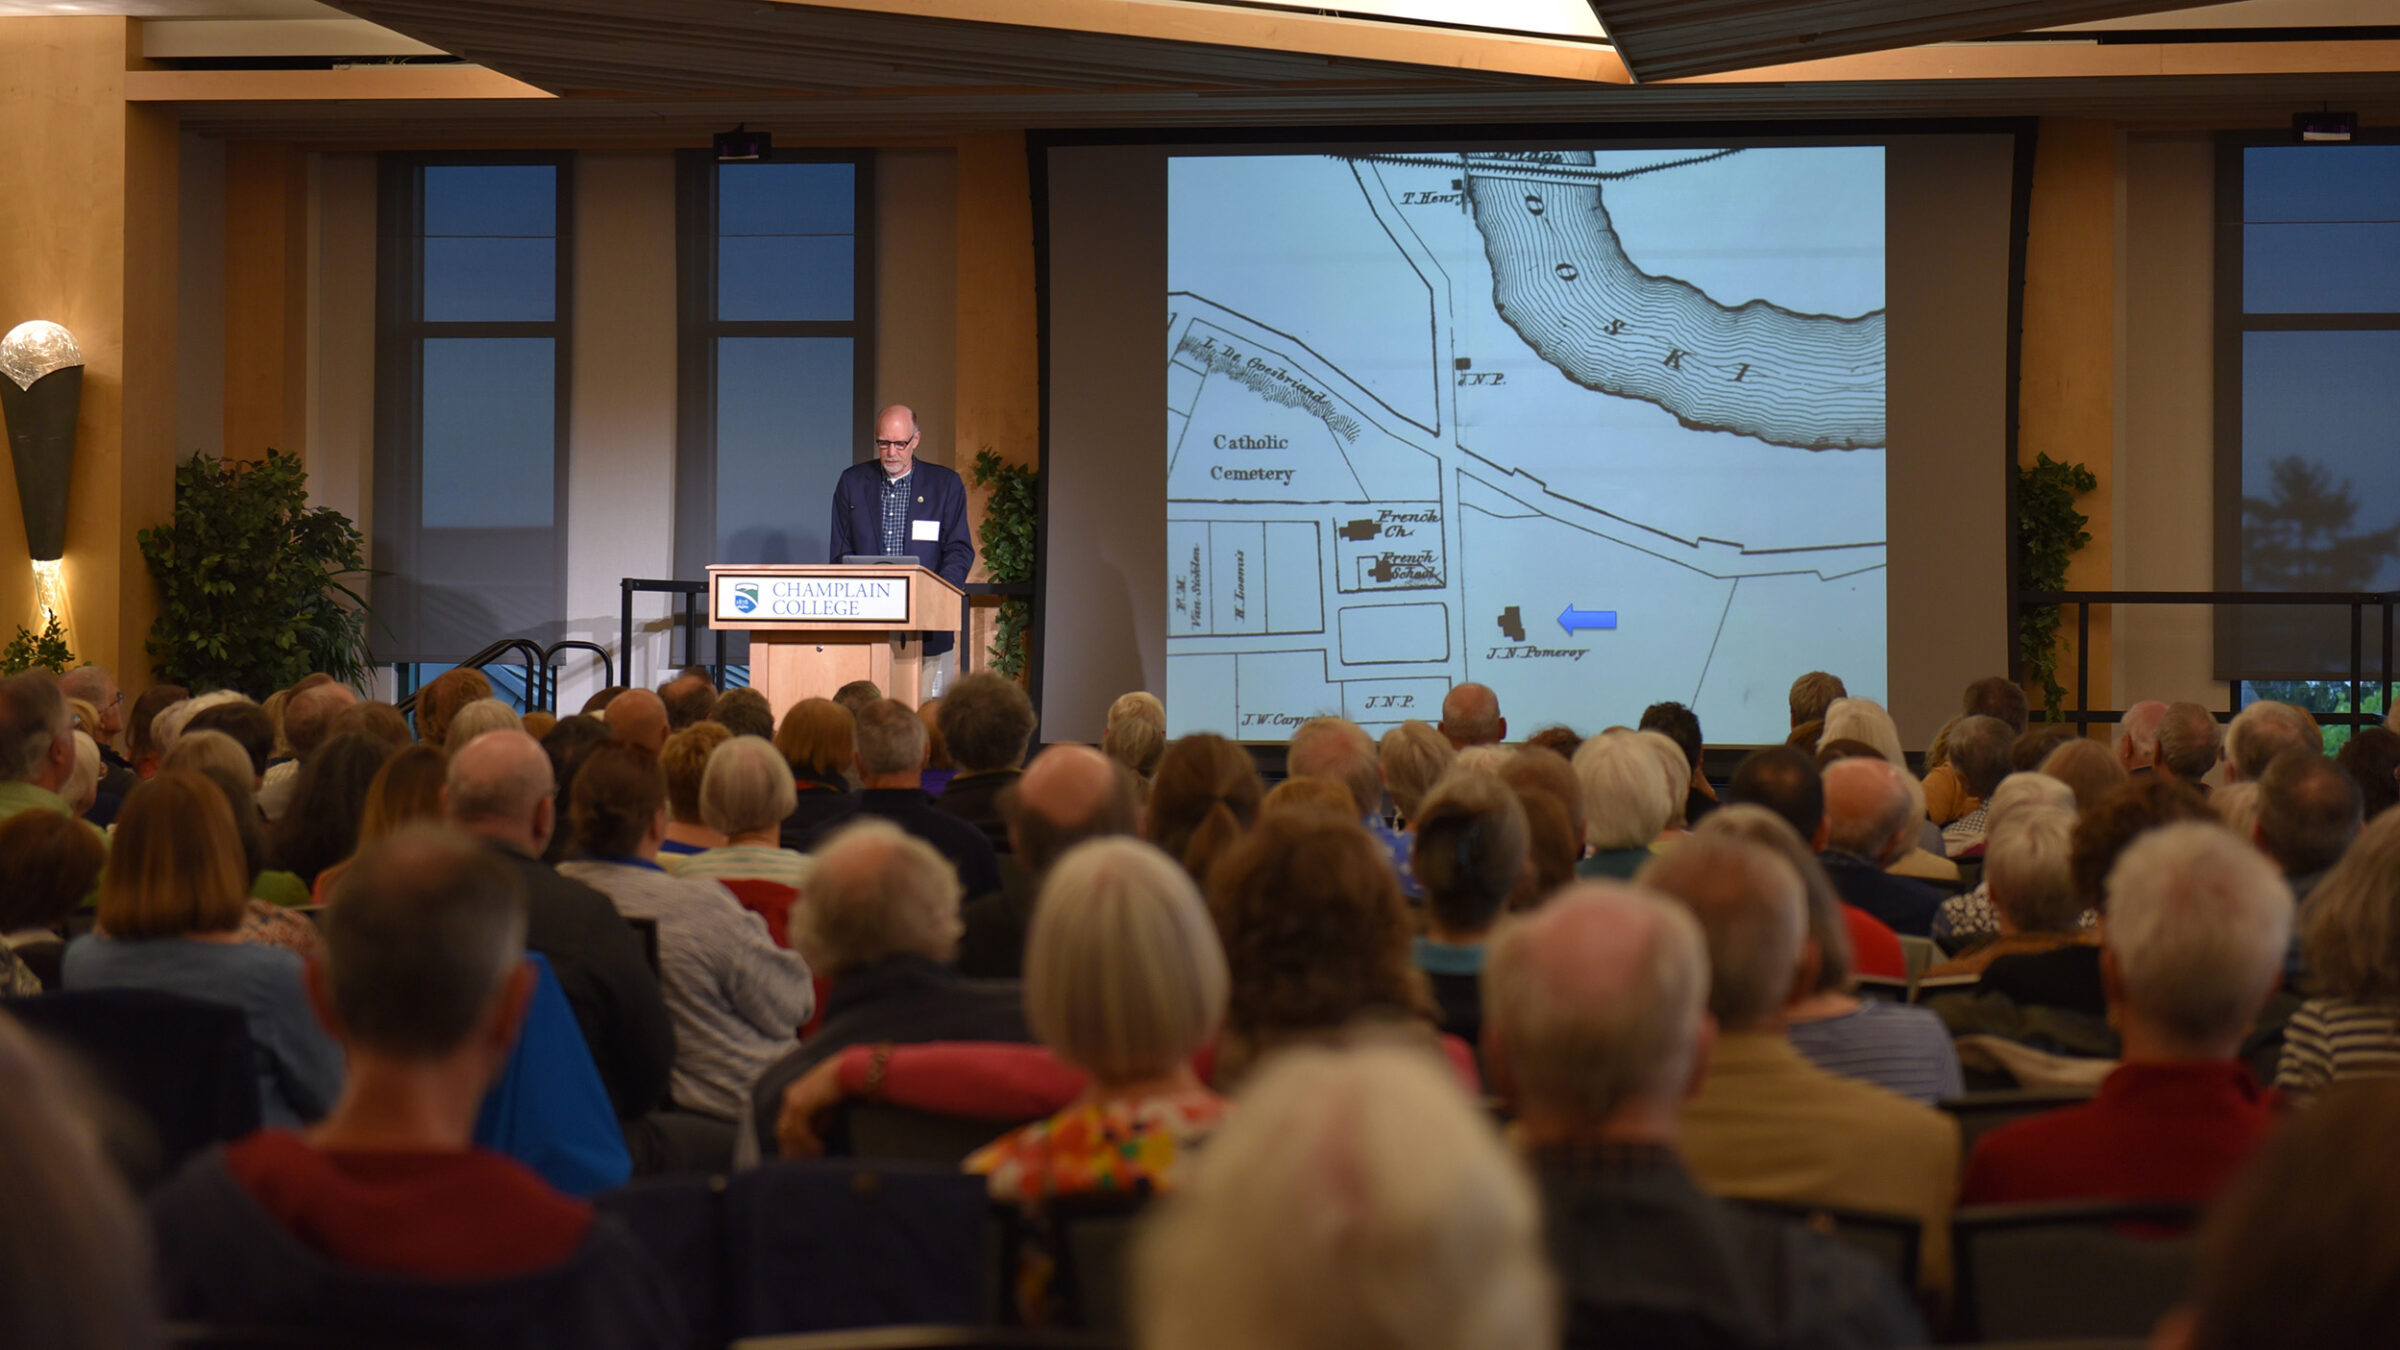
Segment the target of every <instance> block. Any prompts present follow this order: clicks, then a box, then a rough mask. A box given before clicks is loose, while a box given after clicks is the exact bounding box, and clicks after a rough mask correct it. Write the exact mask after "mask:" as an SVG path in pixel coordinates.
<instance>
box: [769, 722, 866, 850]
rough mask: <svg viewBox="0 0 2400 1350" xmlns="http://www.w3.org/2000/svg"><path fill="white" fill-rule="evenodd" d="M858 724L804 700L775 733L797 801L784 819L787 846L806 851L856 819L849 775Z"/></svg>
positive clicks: (854, 794) (855, 799)
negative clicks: (819, 839)
mask: <svg viewBox="0 0 2400 1350" xmlns="http://www.w3.org/2000/svg"><path fill="white" fill-rule="evenodd" d="M857 730H858V728H857V723H856V722H855V721H854V720H853V719H852V718H851V716H850V710H849V709H847V708H844V707H843V706H842V705H840V704H839V703H836V702H834V701H833V700H832V699H827V698H804V699H802V700H800V701H799V702H798V703H795V704H793V705H792V706H791V708H790V709H789V710H788V711H786V712H785V713H784V715H783V724H782V725H781V726H778V727H776V728H775V748H776V749H777V750H779V751H782V752H783V758H784V761H785V762H786V763H788V764H790V765H791V766H792V787H793V790H794V791H795V792H796V793H797V794H798V800H797V801H795V802H794V804H793V806H792V813H791V814H790V815H788V816H785V817H784V820H783V846H784V847H785V848H794V849H803V850H805V849H807V848H808V847H810V846H811V845H813V844H815V843H816V842H817V839H818V837H819V836H821V835H823V834H824V833H825V832H826V831H827V830H830V829H832V828H833V827H834V826H836V825H839V824H841V823H842V822H843V821H846V820H848V819H850V818H851V817H852V816H854V815H857V814H858V793H857V792H855V791H853V790H852V788H851V784H850V780H849V779H848V778H847V777H845V776H844V775H846V774H848V773H849V772H850V771H851V770H852V769H853V768H854V767H855V766H856V764H857V756H858V739H857Z"/></svg>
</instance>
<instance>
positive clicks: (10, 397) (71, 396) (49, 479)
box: [0, 319, 83, 563]
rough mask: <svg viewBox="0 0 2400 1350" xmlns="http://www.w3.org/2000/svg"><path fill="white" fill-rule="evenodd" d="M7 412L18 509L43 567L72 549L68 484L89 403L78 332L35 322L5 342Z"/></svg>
mask: <svg viewBox="0 0 2400 1350" xmlns="http://www.w3.org/2000/svg"><path fill="white" fill-rule="evenodd" d="M0 375H5V376H7V377H8V378H6V379H4V380H0V413H5V414H6V415H7V418H8V453H9V457H10V458H11V459H13V460H15V461H16V465H17V504H18V505H19V506H20V507H22V508H23V509H24V512H25V547H26V550H27V551H28V552H30V553H31V554H32V555H33V560H34V561H35V562H37V563H38V562H55V561H57V560H58V558H59V557H60V556H61V555H63V554H64V553H65V552H66V551H67V480H68V477H69V475H70V474H72V473H73V471H74V468H75V417H76V412H77V410H78V407H79V405H80V404H81V403H82V402H83V349H82V348H81V347H78V346H77V345H75V335H74V334H72V333H69V332H68V331H67V330H66V329H64V328H61V327H59V326H58V325H57V324H54V323H51V322H49V321H47V320H44V319H34V320H31V321H29V322H26V323H21V324H18V325H17V326H16V327H14V328H11V329H9V330H8V336H6V337H0Z"/></svg>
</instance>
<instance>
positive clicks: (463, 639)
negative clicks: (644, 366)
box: [374, 155, 571, 663]
mask: <svg viewBox="0 0 2400 1350" xmlns="http://www.w3.org/2000/svg"><path fill="white" fill-rule="evenodd" d="M569 188H570V183H569V165H568V161H567V159H566V158H565V157H564V156H560V155H525V156H483V157H429V156H421V155H389V156H386V157H385V159H384V163H383V174H382V208H381V210H382V237H381V242H380V247H381V252H382V258H381V274H380V276H379V278H378V286H377V302H376V303H377V311H378V312H377V351H376V363H377V370H376V446H375V499H374V500H375V514H374V536H375V565H376V567H377V568H378V569H380V570H382V571H383V573H384V575H382V576H380V577H378V578H377V579H376V582H375V608H376V616H377V619H378V620H379V625H378V627H377V631H376V633H375V648H376V652H377V655H378V657H379V659H381V660H384V661H389V662H404V663H415V662H444V661H455V660H457V659H459V658H461V657H465V656H468V655H470V654H472V653H473V652H475V651H476V650H477V649H479V648H481V647H483V646H485V645H487V644H489V643H490V642H492V641H494V640H496V639H499V638H503V637H531V638H533V639H535V640H536V641H540V642H548V641H550V640H552V639H554V638H556V637H557V636H558V635H559V631H560V629H561V628H562V626H563V614H564V605H563V599H564V594H565V582H564V574H565V552H566V529H565V525H566V476H567V455H566V431H567V427H566V407H567V372H568V366H569V360H568V332H569V324H568V319H569V309H568V305H569V299H570V289H571V288H570V280H571V276H570V272H569V268H568V258H569V253H570V251H571V250H570V249H569V247H568V237H569V225H568V221H569ZM386 629H388V631H385V630H386Z"/></svg>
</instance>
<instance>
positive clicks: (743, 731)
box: [708, 685, 775, 741]
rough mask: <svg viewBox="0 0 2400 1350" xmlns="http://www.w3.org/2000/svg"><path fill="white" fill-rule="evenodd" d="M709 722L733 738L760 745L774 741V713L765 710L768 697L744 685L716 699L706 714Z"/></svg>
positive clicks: (729, 690) (767, 709)
mask: <svg viewBox="0 0 2400 1350" xmlns="http://www.w3.org/2000/svg"><path fill="white" fill-rule="evenodd" d="M708 720H709V721H711V722H714V723H716V724H717V725H719V726H721V727H723V728H725V729H726V730H727V731H730V732H732V733H733V734H734V735H736V736H756V737H758V738H759V739H760V740H762V741H771V740H774V739H775V713H774V710H773V709H771V708H769V707H768V706H767V696H766V695H765V694H762V693H760V692H758V691H757V690H756V689H752V688H749V687H748V686H746V685H745V686H744V687H742V688H740V689H728V690H726V691H725V692H724V693H723V694H721V695H719V696H718V697H717V701H716V705H715V706H714V707H712V708H710V709H709V710H708Z"/></svg>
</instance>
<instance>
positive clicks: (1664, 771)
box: [1461, 731, 1693, 849]
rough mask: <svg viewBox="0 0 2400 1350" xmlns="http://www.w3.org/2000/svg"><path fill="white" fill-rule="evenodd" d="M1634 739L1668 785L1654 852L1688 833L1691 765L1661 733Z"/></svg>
mask: <svg viewBox="0 0 2400 1350" xmlns="http://www.w3.org/2000/svg"><path fill="white" fill-rule="evenodd" d="M1603 734H1605V733H1603ZM1633 739H1634V740H1636V741H1639V742H1641V744H1642V747H1643V748H1644V749H1646V750H1648V751H1649V752H1650V758H1651V760H1652V761H1653V762H1654V763H1655V764H1656V765H1657V766H1658V772H1659V775H1660V777H1661V778H1663V779H1664V780H1665V782H1666V785H1667V803H1668V809H1667V823H1666V824H1665V825H1664V826H1661V827H1660V829H1659V832H1658V838H1656V839H1654V840H1652V841H1651V847H1652V848H1653V849H1656V848H1660V847H1664V846H1666V845H1668V844H1670V843H1672V842H1673V841H1674V840H1677V839H1681V838H1682V837H1683V836H1684V835H1686V834H1688V833H1690V832H1691V822H1690V820H1689V819H1688V818H1687V817H1686V816H1685V815H1684V810H1685V803H1686V802H1687V801H1688V800H1689V799H1690V797H1691V792H1692V774H1693V769H1692V762H1691V761H1690V760H1688V759H1686V758H1684V754H1683V747H1682V746H1680V745H1678V744H1676V743H1675V738H1674V737H1672V736H1669V735H1667V734H1666V733H1664V732H1659V731H1636V732H1634V733H1633ZM1461 758H1465V756H1463V755H1462V756H1461Z"/></svg>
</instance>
